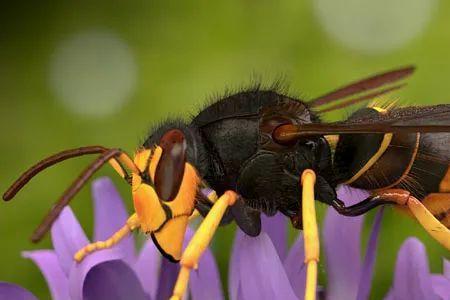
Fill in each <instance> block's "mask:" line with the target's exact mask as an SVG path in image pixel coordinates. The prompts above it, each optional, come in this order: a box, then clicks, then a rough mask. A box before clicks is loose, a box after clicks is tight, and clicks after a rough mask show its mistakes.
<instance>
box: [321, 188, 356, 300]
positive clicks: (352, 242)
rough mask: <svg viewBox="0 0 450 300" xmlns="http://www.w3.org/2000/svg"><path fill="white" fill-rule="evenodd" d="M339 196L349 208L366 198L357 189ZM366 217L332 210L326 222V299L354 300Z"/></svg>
mask: <svg viewBox="0 0 450 300" xmlns="http://www.w3.org/2000/svg"><path fill="white" fill-rule="evenodd" d="M339 196H340V198H341V199H344V200H346V203H348V204H354V203H356V202H358V201H360V200H361V199H360V198H359V199H356V198H357V197H361V198H363V197H365V196H364V194H363V193H360V192H359V191H357V190H354V189H348V188H345V187H344V188H341V189H339ZM362 223H363V217H344V216H341V215H339V214H338V213H337V212H336V211H335V210H334V209H332V208H329V209H328V212H327V215H326V217H325V221H324V229H323V236H324V239H323V240H324V248H325V255H326V260H327V274H328V286H327V299H355V298H356V294H357V291H358V282H359V278H360V271H361V259H360V257H361V253H360V244H361V243H360V242H361V241H360V235H361V227H362Z"/></svg>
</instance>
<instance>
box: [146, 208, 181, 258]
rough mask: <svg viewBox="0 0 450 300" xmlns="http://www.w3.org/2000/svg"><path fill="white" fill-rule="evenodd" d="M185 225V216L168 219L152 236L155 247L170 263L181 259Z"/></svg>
mask: <svg viewBox="0 0 450 300" xmlns="http://www.w3.org/2000/svg"><path fill="white" fill-rule="evenodd" d="M187 224H188V217H187V216H182V217H177V218H174V219H170V220H169V221H167V223H166V224H164V226H163V227H162V228H161V230H159V231H158V232H155V233H153V235H152V238H153V240H154V242H155V243H156V246H157V247H158V248H159V249H160V251H162V252H163V254H164V255H165V256H166V257H167V258H169V259H170V260H172V261H179V260H180V258H181V252H182V247H183V240H184V235H185V233H186V227H187Z"/></svg>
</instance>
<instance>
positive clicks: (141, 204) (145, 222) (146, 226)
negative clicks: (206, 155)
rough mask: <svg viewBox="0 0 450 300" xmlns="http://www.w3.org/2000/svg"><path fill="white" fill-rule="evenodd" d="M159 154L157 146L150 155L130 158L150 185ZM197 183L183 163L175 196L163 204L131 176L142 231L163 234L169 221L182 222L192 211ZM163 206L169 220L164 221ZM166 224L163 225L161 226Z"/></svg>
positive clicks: (145, 152) (143, 152)
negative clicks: (182, 217) (170, 215)
mask: <svg viewBox="0 0 450 300" xmlns="http://www.w3.org/2000/svg"><path fill="white" fill-rule="evenodd" d="M162 151H163V150H162V148H161V147H159V146H157V147H155V148H154V149H153V151H150V150H148V149H146V150H141V151H139V152H138V153H137V154H136V156H135V158H134V161H135V164H136V165H137V166H138V168H139V170H140V171H141V172H149V174H150V178H151V180H152V182H154V179H155V172H156V168H157V166H158V162H159V160H160V158H161V154H162ZM145 168H147V169H145ZM199 183H200V179H199V177H198V175H197V171H196V170H195V168H194V167H193V166H191V165H190V164H189V163H186V164H185V171H184V174H183V180H182V182H181V185H180V189H179V191H178V194H177V196H176V197H175V198H174V200H173V201H169V202H166V201H163V200H161V199H159V197H158V194H157V193H156V191H155V189H154V187H152V186H151V185H149V184H147V183H145V182H143V181H142V178H141V176H140V175H139V174H133V177H132V189H133V202H134V208H135V210H136V213H137V215H138V217H139V221H140V223H141V228H142V230H143V231H144V232H148V233H150V232H155V231H158V232H160V231H164V232H166V230H165V228H166V226H168V224H172V220H175V219H177V217H181V216H185V217H186V218H187V217H188V216H190V215H191V214H192V213H193V211H194V206H195V196H196V193H197V187H198V185H199ZM163 206H166V210H167V207H168V208H169V209H170V212H171V214H172V217H173V219H171V220H167V213H166V211H165V210H164V208H163ZM166 221H167V223H165V222H166ZM177 222H178V221H177ZM183 234H184V231H183ZM155 235H156V232H155ZM160 246H161V247H162V248H164V247H165V246H164V245H163V244H161V245H160Z"/></svg>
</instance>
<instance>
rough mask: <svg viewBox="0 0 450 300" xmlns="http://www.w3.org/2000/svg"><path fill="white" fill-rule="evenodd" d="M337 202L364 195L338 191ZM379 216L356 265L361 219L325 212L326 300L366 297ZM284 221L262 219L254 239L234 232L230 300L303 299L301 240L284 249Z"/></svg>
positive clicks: (356, 192)
mask: <svg viewBox="0 0 450 300" xmlns="http://www.w3.org/2000/svg"><path fill="white" fill-rule="evenodd" d="M339 196H340V198H341V199H345V200H347V204H354V203H356V202H358V201H360V200H362V199H363V198H365V197H366V196H367V193H365V192H362V191H359V190H355V189H348V188H343V189H340V190H339ZM381 214H382V212H380V213H379V214H378V216H377V218H376V221H375V223H374V226H373V230H372V234H371V237H370V239H369V250H368V251H367V253H366V257H365V259H364V261H363V262H362V259H361V254H360V242H361V240H360V236H361V228H362V222H363V217H343V216H341V215H339V214H337V213H336V212H335V211H334V210H333V209H329V210H328V213H327V216H326V218H325V221H324V225H323V227H324V228H323V232H322V233H323V241H324V245H323V247H324V249H325V255H326V273H327V276H328V286H327V287H326V289H325V290H324V291H322V292H325V297H326V299H333V300H334V299H366V298H367V296H368V295H369V293H370V285H371V284H370V282H371V280H372V267H373V263H374V257H375V248H376V239H377V236H378V232H379V227H380V222H381V216H382V215H381ZM287 226H288V224H287V220H286V217H283V216H282V215H280V214H278V215H276V216H275V217H272V218H268V217H264V218H263V233H261V235H260V236H258V237H256V238H251V237H247V236H245V235H244V234H243V233H242V232H238V234H237V237H236V241H235V244H234V248H233V254H232V258H231V264H230V272H229V283H230V288H229V293H230V299H232V300H242V299H303V295H304V289H305V281H306V267H305V265H304V264H303V261H304V244H303V236H302V235H301V234H299V237H298V239H297V241H296V242H295V243H294V245H293V246H292V247H291V248H290V249H287Z"/></svg>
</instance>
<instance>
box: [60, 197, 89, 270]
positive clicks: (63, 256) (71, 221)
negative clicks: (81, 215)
mask: <svg viewBox="0 0 450 300" xmlns="http://www.w3.org/2000/svg"><path fill="white" fill-rule="evenodd" d="M51 234H52V242H53V248H54V249H55V252H56V255H57V256H58V259H59V262H60V264H61V268H62V269H63V271H64V273H65V274H66V275H68V274H69V272H70V267H71V266H72V265H73V264H74V260H73V255H74V254H75V253H76V252H77V251H78V250H79V249H81V248H82V247H84V246H86V245H87V244H88V243H89V240H88V239H87V237H86V235H85V234H84V231H83V229H82V228H81V226H80V223H78V221H77V219H76V218H75V216H74V214H73V212H72V210H71V209H70V207H68V206H67V207H65V208H64V209H63V211H62V212H61V214H60V215H59V217H58V219H56V221H55V223H54V224H53V226H52V229H51Z"/></svg>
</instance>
